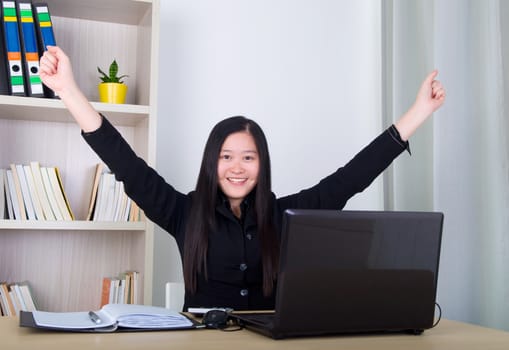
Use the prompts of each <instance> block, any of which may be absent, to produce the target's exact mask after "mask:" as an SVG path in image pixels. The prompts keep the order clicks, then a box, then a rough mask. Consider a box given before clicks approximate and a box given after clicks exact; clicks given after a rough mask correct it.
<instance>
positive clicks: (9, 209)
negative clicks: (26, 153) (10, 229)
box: [1, 169, 14, 220]
mask: <svg viewBox="0 0 509 350" xmlns="http://www.w3.org/2000/svg"><path fill="white" fill-rule="evenodd" d="M2 170H3V173H4V183H3V184H1V185H2V186H3V187H4V193H5V205H6V207H7V215H6V219H11V220H14V210H13V207H12V198H11V191H9V183H8V182H7V170H5V169H2Z"/></svg>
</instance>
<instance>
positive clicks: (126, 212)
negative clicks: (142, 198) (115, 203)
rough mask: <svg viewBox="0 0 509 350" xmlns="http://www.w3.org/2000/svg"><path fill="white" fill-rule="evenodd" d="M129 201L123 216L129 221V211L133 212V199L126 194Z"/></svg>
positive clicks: (124, 219)
mask: <svg viewBox="0 0 509 350" xmlns="http://www.w3.org/2000/svg"><path fill="white" fill-rule="evenodd" d="M126 197H127V201H126V205H125V209H124V216H123V217H122V221H129V213H130V212H131V204H132V199H131V198H129V196H128V195H127V194H126Z"/></svg>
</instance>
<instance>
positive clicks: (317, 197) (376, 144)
mask: <svg viewBox="0 0 509 350" xmlns="http://www.w3.org/2000/svg"><path fill="white" fill-rule="evenodd" d="M405 149H406V150H408V151H409V150H410V148H409V145H408V142H405V141H402V140H401V137H400V136H399V133H398V131H397V129H396V128H395V127H394V126H391V127H390V128H388V129H387V130H385V131H384V132H383V133H382V134H381V135H379V136H378V137H377V138H375V139H374V140H373V141H372V142H371V143H370V144H369V145H368V146H366V147H365V148H364V149H362V150H361V151H360V152H359V153H358V154H357V155H356V156H355V157H354V158H353V159H352V160H350V161H349V162H348V163H347V164H346V165H345V166H344V167H341V168H339V169H338V170H337V171H336V172H334V173H333V174H331V175H329V176H327V177H326V178H324V179H323V180H321V181H320V182H319V183H318V184H317V185H315V186H313V187H311V188H308V189H305V190H302V191H300V192H299V193H296V194H293V195H289V196H285V197H281V198H279V199H278V200H277V202H278V206H279V209H280V210H285V209H289V208H292V209H342V208H343V207H344V206H345V204H346V202H347V201H348V200H349V199H350V198H351V197H352V196H354V195H355V194H356V193H359V192H362V191H363V190H364V189H366V188H367V187H368V186H369V185H370V184H371V183H372V182H373V181H374V180H375V179H376V178H377V177H378V175H380V173H382V172H383V171H384V170H385V169H386V168H387V167H388V166H389V165H390V164H391V163H392V161H393V160H394V159H395V158H396V157H397V156H399V155H400V154H401V153H402V152H403V151H404V150H405Z"/></svg>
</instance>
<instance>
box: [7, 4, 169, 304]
mask: <svg viewBox="0 0 509 350" xmlns="http://www.w3.org/2000/svg"><path fill="white" fill-rule="evenodd" d="M45 2H46V3H47V4H48V6H49V9H50V13H51V16H52V20H53V28H54V31H55V37H56V40H57V44H58V45H59V46H60V47H62V48H63V49H64V51H66V53H67V54H68V55H69V57H70V59H71V62H72V65H73V70H74V74H75V78H76V81H77V83H78V84H79V85H80V87H81V88H82V90H83V92H84V93H85V95H86V96H87V97H88V98H89V100H90V101H92V104H93V106H94V107H95V108H96V110H98V111H99V112H101V113H103V114H104V115H106V116H107V118H108V119H109V120H110V121H111V122H112V123H113V124H114V125H116V126H117V128H118V129H119V131H120V132H121V133H122V135H123V136H124V137H125V138H126V139H127V141H128V142H129V143H130V145H131V146H132V147H133V148H134V149H135V150H136V152H137V153H138V155H140V156H141V157H143V158H144V159H145V160H146V161H147V162H148V163H149V164H151V165H155V151H156V150H155V147H156V140H155V136H156V121H157V118H156V107H157V73H158V64H157V61H158V45H159V1H158V0H152V1H150V0H87V1H82V0H46V1H45ZM113 58H115V59H116V60H117V62H118V64H119V72H120V73H122V74H127V75H129V77H128V78H127V79H126V81H125V82H126V84H127V85H128V94H127V98H126V104H122V105H114V104H104V103H100V102H96V101H98V92H97V84H98V83H99V81H100V80H99V78H98V76H99V75H98V73H97V68H96V67H97V66H100V67H107V66H108V65H109V63H110V62H111V61H112V59H113ZM34 160H35V161H39V162H40V163H41V165H45V166H56V167H58V168H59V170H60V174H61V176H62V180H63V186H64V188H65V191H66V194H67V196H68V199H69V202H70V204H71V208H72V210H73V212H74V215H75V217H76V220H75V221H70V222H62V221H18V220H0V281H8V282H21V281H29V283H30V286H31V288H32V292H33V294H34V297H35V299H36V302H37V304H38V307H39V309H41V310H46V311H82V310H94V309H97V308H98V307H99V304H100V301H101V282H102V278H103V277H105V276H116V275H118V273H120V272H123V271H126V270H136V271H139V272H140V273H141V276H140V277H141V281H140V282H141V283H140V296H141V300H143V302H144V303H145V304H150V303H151V301H152V300H151V299H152V266H153V232H154V227H153V224H152V223H151V222H150V221H148V220H146V219H145V218H143V220H142V221H141V222H127V223H126V222H123V223H122V222H118V223H116V222H92V221H85V220H84V219H85V217H86V215H87V211H88V203H89V198H90V192H91V190H92V182H93V177H94V172H95V164H96V163H98V162H99V161H100V160H99V158H98V157H97V156H96V155H95V153H94V152H93V151H92V150H91V149H90V148H89V147H88V145H87V144H86V143H85V141H84V140H83V139H82V137H81V135H80V130H79V127H78V126H77V125H76V124H75V123H74V120H73V119H72V117H71V116H70V114H69V113H68V112H67V110H66V108H65V106H64V105H63V103H62V102H61V101H60V100H58V99H44V98H33V97H18V96H0V167H1V168H4V169H7V168H9V165H10V164H11V163H17V164H29V162H30V161H34Z"/></svg>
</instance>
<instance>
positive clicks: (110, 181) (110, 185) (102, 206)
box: [94, 173, 115, 221]
mask: <svg viewBox="0 0 509 350" xmlns="http://www.w3.org/2000/svg"><path fill="white" fill-rule="evenodd" d="M114 192H115V177H114V175H113V174H112V173H103V174H102V175H101V180H100V182H99V190H98V192H97V204H96V206H95V212H94V220H95V221H109V220H111V218H109V217H108V214H109V212H112V210H111V206H110V198H111V199H112V198H113V196H114Z"/></svg>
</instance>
